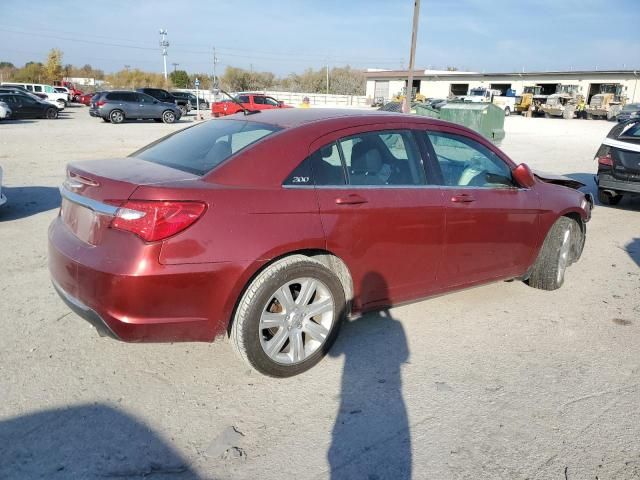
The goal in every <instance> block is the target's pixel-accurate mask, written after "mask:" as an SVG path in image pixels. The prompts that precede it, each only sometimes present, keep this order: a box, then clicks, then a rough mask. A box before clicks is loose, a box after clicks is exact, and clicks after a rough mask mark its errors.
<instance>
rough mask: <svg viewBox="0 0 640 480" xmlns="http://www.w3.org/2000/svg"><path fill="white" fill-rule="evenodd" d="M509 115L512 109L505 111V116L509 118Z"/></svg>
mask: <svg viewBox="0 0 640 480" xmlns="http://www.w3.org/2000/svg"><path fill="white" fill-rule="evenodd" d="M509 115H511V109H510V108H509V107H507V108H505V109H504V116H505V117H508V116H509Z"/></svg>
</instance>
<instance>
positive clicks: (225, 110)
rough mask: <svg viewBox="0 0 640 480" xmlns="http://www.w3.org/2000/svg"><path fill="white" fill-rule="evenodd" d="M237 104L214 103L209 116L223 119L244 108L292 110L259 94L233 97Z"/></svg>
mask: <svg viewBox="0 0 640 480" xmlns="http://www.w3.org/2000/svg"><path fill="white" fill-rule="evenodd" d="M235 99H236V100H237V102H234V101H233V100H229V99H227V100H223V101H220V102H214V103H212V104H211V115H212V116H214V117H224V116H225V115H232V114H234V113H238V112H241V111H242V108H245V109H247V110H250V111H254V112H255V111H260V110H273V109H275V108H293V107H291V106H290V105H285V103H284V102H279V101H278V100H276V99H275V98H273V97H268V96H267V95H263V94H261V93H242V94H239V95H237V96H236V97H235ZM238 102H239V103H240V104H242V107H240V105H238Z"/></svg>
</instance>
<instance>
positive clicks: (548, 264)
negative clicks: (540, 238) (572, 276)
mask: <svg viewBox="0 0 640 480" xmlns="http://www.w3.org/2000/svg"><path fill="white" fill-rule="evenodd" d="M582 235H583V233H582V230H581V229H580V226H579V225H578V223H577V222H576V221H575V220H572V219H571V218H567V217H560V218H559V219H558V220H556V222H555V223H554V224H553V226H552V227H551V229H550V230H549V233H547V236H546V238H545V239H544V243H543V244H542V248H541V249H540V253H539V254H538V258H537V259H536V261H535V263H534V264H533V266H532V267H531V271H530V274H529V278H528V279H527V283H528V284H529V286H530V287H533V288H539V289H540V290H556V289H558V288H560V287H561V286H562V284H563V283H564V274H565V270H566V268H567V267H568V266H569V265H571V264H572V263H573V262H574V261H575V260H576V258H577V257H578V256H579V251H577V250H578V249H579V248H580V249H581V247H582V245H583V243H584V242H583V239H582ZM578 236H579V237H578ZM578 246H579V247H578Z"/></svg>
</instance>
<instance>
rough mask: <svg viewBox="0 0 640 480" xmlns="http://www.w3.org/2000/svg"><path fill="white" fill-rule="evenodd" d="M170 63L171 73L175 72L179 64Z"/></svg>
mask: <svg viewBox="0 0 640 480" xmlns="http://www.w3.org/2000/svg"><path fill="white" fill-rule="evenodd" d="M171 65H173V73H176V68H178V65H180V64H179V63H172V64H171Z"/></svg>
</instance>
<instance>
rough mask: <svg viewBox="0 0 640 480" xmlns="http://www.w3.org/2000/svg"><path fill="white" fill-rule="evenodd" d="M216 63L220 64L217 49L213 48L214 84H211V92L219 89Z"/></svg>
mask: <svg viewBox="0 0 640 480" xmlns="http://www.w3.org/2000/svg"><path fill="white" fill-rule="evenodd" d="M216 63H218V57H216V47H213V82H212V83H211V90H213V89H214V88H218V80H217V77H216Z"/></svg>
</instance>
